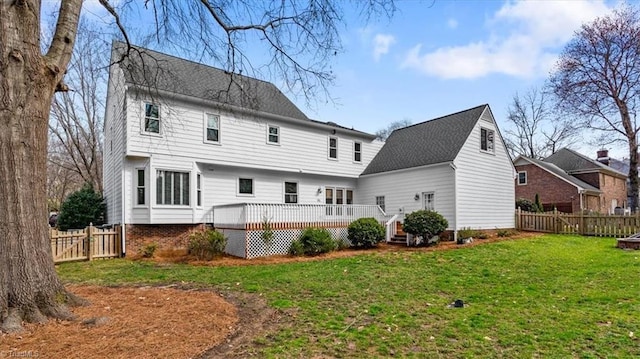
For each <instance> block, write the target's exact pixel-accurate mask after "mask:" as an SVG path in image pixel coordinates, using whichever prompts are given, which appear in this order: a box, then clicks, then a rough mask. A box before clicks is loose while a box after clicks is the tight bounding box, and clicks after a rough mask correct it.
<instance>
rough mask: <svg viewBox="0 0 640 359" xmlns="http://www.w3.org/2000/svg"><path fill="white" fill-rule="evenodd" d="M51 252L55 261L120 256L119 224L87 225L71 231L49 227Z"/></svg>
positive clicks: (88, 259)
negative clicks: (107, 226)
mask: <svg viewBox="0 0 640 359" xmlns="http://www.w3.org/2000/svg"><path fill="white" fill-rule="evenodd" d="M51 252H52V253H53V261H54V262H55V263H62V262H70V261H90V260H93V259H97V258H118V257H121V256H122V242H121V241H120V226H117V225H116V226H113V227H111V228H96V227H94V226H89V227H87V228H85V229H81V230H72V231H58V230H56V229H51Z"/></svg>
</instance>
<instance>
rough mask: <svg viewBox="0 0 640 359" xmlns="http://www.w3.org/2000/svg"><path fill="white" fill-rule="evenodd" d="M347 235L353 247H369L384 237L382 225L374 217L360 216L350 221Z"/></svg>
mask: <svg viewBox="0 0 640 359" xmlns="http://www.w3.org/2000/svg"><path fill="white" fill-rule="evenodd" d="M347 230H348V235H347V237H348V238H349V240H350V241H351V245H353V246H354V247H364V248H370V247H373V246H375V245H376V244H378V243H379V242H381V241H382V240H383V239H384V235H385V231H384V226H383V225H381V224H380V223H379V222H378V221H376V219H375V218H360V219H358V220H356V221H353V222H351V224H350V225H349V228H348V229H347Z"/></svg>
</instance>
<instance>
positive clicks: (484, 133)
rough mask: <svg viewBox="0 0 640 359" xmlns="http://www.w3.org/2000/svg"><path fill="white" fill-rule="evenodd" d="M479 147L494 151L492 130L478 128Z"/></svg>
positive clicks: (483, 149)
mask: <svg viewBox="0 0 640 359" xmlns="http://www.w3.org/2000/svg"><path fill="white" fill-rule="evenodd" d="M480 149H481V150H482V151H487V152H492V153H493V152H494V151H495V149H494V132H493V130H488V129H486V128H481V129H480Z"/></svg>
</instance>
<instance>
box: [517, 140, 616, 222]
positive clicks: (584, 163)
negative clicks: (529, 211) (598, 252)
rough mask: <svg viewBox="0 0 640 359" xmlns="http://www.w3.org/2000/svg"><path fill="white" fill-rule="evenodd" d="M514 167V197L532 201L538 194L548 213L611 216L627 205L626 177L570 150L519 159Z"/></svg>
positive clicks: (565, 149) (520, 157)
mask: <svg viewBox="0 0 640 359" xmlns="http://www.w3.org/2000/svg"><path fill="white" fill-rule="evenodd" d="M514 165H515V167H516V171H517V172H518V175H517V177H516V198H526V199H529V200H531V201H534V200H535V195H536V194H538V195H539V197H540V201H541V202H542V204H543V206H544V207H545V209H547V210H548V209H553V208H554V207H555V208H557V209H558V210H559V211H561V212H570V213H573V212H579V211H580V210H587V211H592V212H599V213H614V212H616V210H617V211H620V210H622V209H624V208H626V206H627V184H626V176H625V175H624V174H623V173H621V172H618V171H616V170H614V169H612V168H610V167H608V166H605V165H604V164H602V163H600V162H598V161H595V160H592V159H590V158H588V157H586V156H584V155H582V154H580V153H577V152H575V151H573V150H570V149H567V148H564V149H561V150H559V151H558V152H556V153H554V154H553V155H551V156H549V157H547V158H545V159H544V160H536V159H532V158H528V157H525V156H519V157H518V158H516V159H515V160H514Z"/></svg>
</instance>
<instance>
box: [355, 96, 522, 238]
mask: <svg viewBox="0 0 640 359" xmlns="http://www.w3.org/2000/svg"><path fill="white" fill-rule="evenodd" d="M514 177H515V169H514V167H513V164H512V162H511V158H510V156H509V154H508V152H507V150H506V148H505V145H504V141H503V139H502V136H501V135H500V130H499V129H498V126H497V124H496V121H495V119H494V117H493V114H492V112H491V109H490V108H489V105H482V106H478V107H474V108H471V109H468V110H465V111H461V112H458V113H454V114H451V115H447V116H443V117H440V118H436V119H433V120H430V121H426V122H423V123H419V124H416V125H413V126H409V127H405V128H402V129H398V130H395V131H394V132H393V133H392V134H391V135H390V136H389V138H388V139H387V141H386V143H385V145H384V147H382V149H381V150H380V152H378V154H377V155H376V156H375V158H374V159H373V160H372V161H371V163H369V165H368V166H367V168H366V169H365V170H364V171H363V173H362V174H361V175H360V178H359V180H358V196H359V197H360V198H362V199H363V200H364V202H363V203H366V204H378V205H380V206H381V207H382V208H383V209H384V210H385V211H386V213H387V214H388V215H393V216H394V219H396V220H398V221H402V219H403V217H404V215H405V214H407V213H410V212H412V211H415V210H418V209H428V210H435V211H437V212H439V213H440V214H442V215H443V216H444V217H445V218H446V219H447V221H448V222H449V228H448V229H449V230H451V231H454V232H457V231H458V230H460V229H463V228H468V227H470V228H474V229H496V228H513V227H514V226H515V219H514V203H515V195H514Z"/></svg>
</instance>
